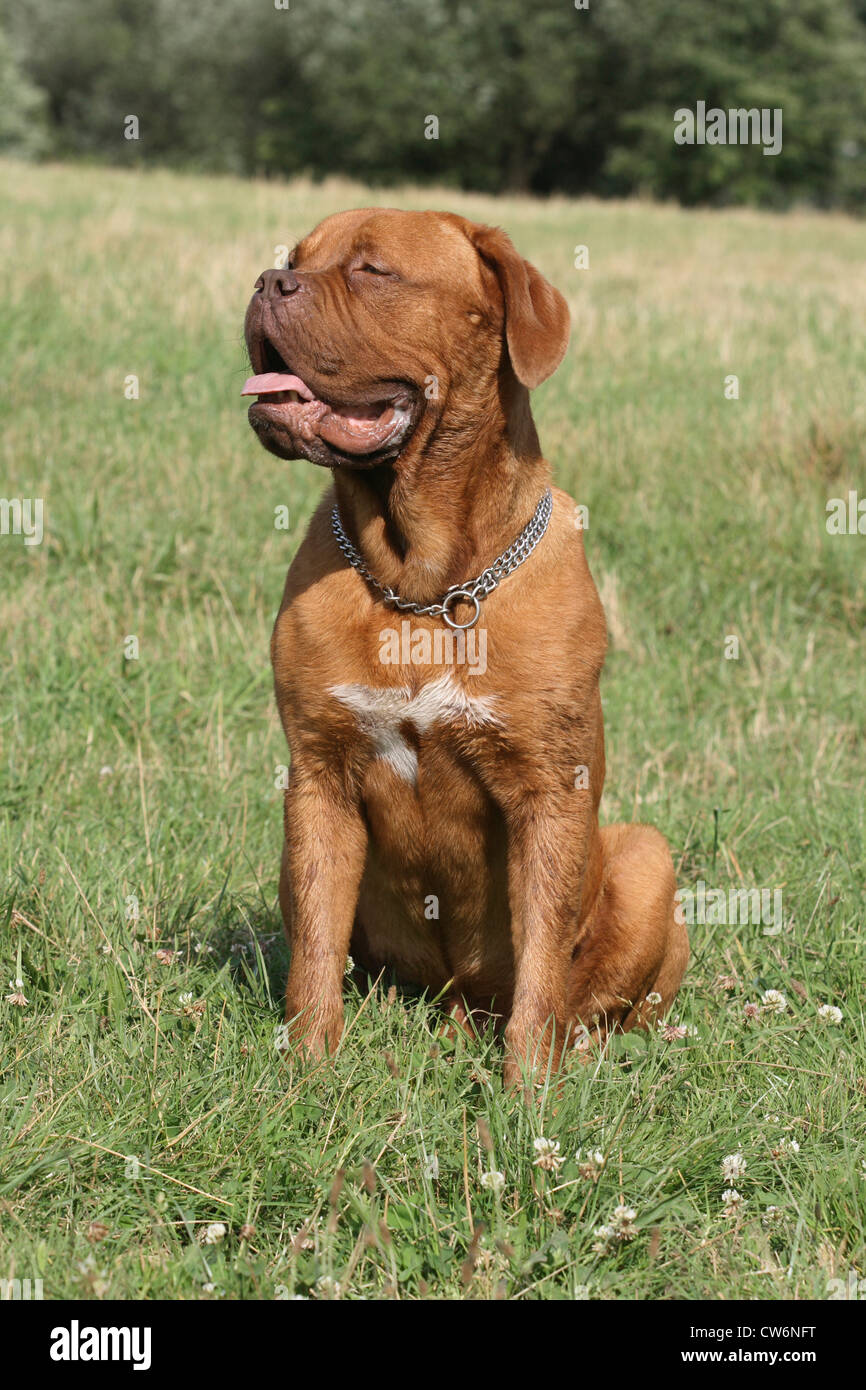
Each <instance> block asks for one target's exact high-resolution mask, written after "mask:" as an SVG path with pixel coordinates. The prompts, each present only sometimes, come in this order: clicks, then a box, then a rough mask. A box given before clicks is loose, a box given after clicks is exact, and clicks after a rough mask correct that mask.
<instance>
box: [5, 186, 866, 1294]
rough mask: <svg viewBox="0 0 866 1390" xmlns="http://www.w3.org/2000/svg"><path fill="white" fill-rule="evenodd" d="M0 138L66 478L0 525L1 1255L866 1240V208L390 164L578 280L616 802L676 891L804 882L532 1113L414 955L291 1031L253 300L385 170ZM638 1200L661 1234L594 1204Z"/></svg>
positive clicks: (592, 1265)
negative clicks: (427, 982)
mask: <svg viewBox="0 0 866 1390" xmlns="http://www.w3.org/2000/svg"><path fill="white" fill-rule="evenodd" d="M0 178H2V188H3V217H2V232H0V238H2V267H3V270H2V276H3V294H2V307H0V315H2V333H0V354H2V360H3V372H2V376H3V383H4V385H3V392H2V405H0V409H2V414H3V445H2V448H3V466H2V472H0V495H2V496H3V497H6V498H13V497H22V498H42V499H44V527H45V535H44V539H43V542H42V544H41V545H32V546H27V545H25V544H24V539H23V537H22V536H20V535H2V536H0V566H2V587H0V633H2V639H0V640H2V653H3V682H2V703H0V769H2V773H0V776H2V782H0V859H2V879H3V883H4V886H3V888H2V893H3V897H2V900H0V924H2V938H0V969H2V971H3V972H4V973H3V977H2V984H3V987H4V988H3V991H2V994H3V996H5V995H7V994H11V995H20V996H21V997H23V998H25V999H26V1001H27V1002H26V1004H22V1003H20V1002H17V1003H16V1002H10V1001H9V1000H6V1001H5V1002H0V1029H2V1060H0V1081H2V1107H3V1112H2V1126H0V1130H2V1133H0V1153H2V1163H0V1277H3V1278H10V1277H17V1278H22V1279H23V1278H31V1279H34V1278H41V1279H42V1281H43V1288H44V1294H45V1297H46V1298H56V1297H82V1296H84V1297H89V1296H93V1297H121V1298H138V1297H143V1298H165V1297H170V1298H200V1297H205V1298H219V1297H225V1298H268V1299H271V1298H285V1297H293V1296H299V1295H301V1296H309V1297H314V1298H325V1297H342V1298H359V1297H366V1298H374V1297H394V1298H410V1299H412V1298H420V1297H447V1298H459V1297H466V1298H502V1297H504V1298H509V1299H559V1298H566V1299H570V1298H575V1297H589V1298H599V1299H615V1298H628V1299H634V1298H647V1299H658V1298H671V1299H686V1298H705V1299H723V1298H725V1299H726V1298H732V1297H744V1298H758V1299H760V1298H769V1299H774V1298H782V1297H798V1298H826V1297H827V1296H828V1293H830V1292H832V1289H833V1287H834V1286H833V1285H831V1284H830V1283H829V1281H830V1280H832V1279H834V1278H839V1279H845V1278H846V1277H848V1275H849V1273H850V1271H852V1270H854V1271H857V1276H858V1277H860V1276H861V1275H866V1142H864V1129H866V1126H864V1101H866V1031H864V992H863V951H864V941H866V923H864V915H863V886H864V871H866V844H864V793H863V787H864V773H866V752H864V749H866V742H864V733H866V728H864V724H866V718H864V699H863V696H864V675H863V664H864V663H863V629H864V622H866V564H864V559H866V536H856V535H839V536H835V535H830V534H828V532H827V529H826V526H825V520H826V504H827V501H828V499H830V498H834V497H841V498H846V497H847V494H848V490H849V489H859V494H860V496H866V469H864V464H863V458H864V445H866V407H864V398H863V390H862V382H863V376H864V370H866V343H864V337H863V323H864V318H866V278H864V273H863V266H862V245H863V228H862V224H856V223H854V222H853V221H849V220H846V219H844V218H841V217H825V216H820V215H817V214H807V213H802V214H800V213H798V214H793V215H790V216H787V217H784V218H776V217H773V216H770V215H758V214H754V213H749V212H732V213H700V212H690V213H686V212H682V211H680V210H677V209H673V208H666V207H657V206H649V205H647V206H644V205H640V204H616V203H612V204H601V203H595V202H568V201H565V200H554V201H551V202H549V203H539V202H533V201H531V200H512V201H505V200H502V201H496V200H492V199H487V198H481V197H478V198H473V197H468V196H465V195H456V194H453V193H451V192H444V191H443V192H440V193H438V194H431V193H430V192H429V191H425V192H415V191H409V192H406V193H405V195H402V196H400V197H399V198H394V197H393V196H389V198H388V199H387V201H390V202H399V203H400V205H404V206H413V207H423V206H430V205H433V206H436V205H439V206H448V207H452V208H454V209H456V210H458V211H462V212H465V213H467V214H468V215H470V216H473V217H477V218H479V219H481V220H486V221H493V222H496V223H499V224H501V225H503V226H505V227H506V229H507V230H508V231H509V232H510V233H511V235H512V236H513V238H514V240H515V242H516V243H517V245H518V247H519V248H520V249H521V250H522V251H523V252H524V254H526V255H527V256H528V257H529V258H530V259H532V260H533V261H535V262H536V263H537V264H538V265H539V267H540V268H541V269H542V270H543V271H544V272H545V273H546V274H548V275H549V276H550V277H551V278H552V279H553V280H554V281H555V283H556V284H557V285H558V286H559V287H560V288H561V289H562V290H563V292H564V293H565V294H566V295H567V296H568V298H569V301H570V304H571V308H572V312H573V320H574V332H573V338H572V343H571V347H570V350H569V353H568V356H567V359H566V361H565V363H564V364H563V366H562V367H561V369H560V370H559V372H558V373H557V375H556V376H555V377H554V378H553V380H552V381H551V382H549V383H548V384H546V385H545V386H544V387H543V388H542V389H541V390H540V391H539V392H538V393H537V394H536V397H535V404H536V415H537V418H538V421H539V427H540V432H541V437H542V442H543V444H544V447H545V452H546V454H547V456H548V457H549V458H550V460H551V462H552V464H553V467H554V470H555V474H556V477H557V480H558V481H559V483H560V484H562V485H563V486H564V487H566V488H568V489H569V490H570V491H571V492H572V494H573V495H574V496H575V497H576V498H577V500H578V501H579V502H581V503H584V504H586V505H587V506H588V508H589V517H590V524H589V529H588V531H587V535H586V541H587V548H588V553H589V559H590V564H591V566H592V568H593V572H594V574H595V576H596V579H597V582H598V584H599V587H600V589H601V593H602V597H603V599H604V601H605V604H606V608H607V613H608V621H609V626H610V631H611V651H610V655H609V658H608V663H607V667H606V673H605V677H604V683H603V696H604V700H605V718H606V730H607V741H608V757H609V764H608V778H607V789H606V792H605V799H604V802H603V804H602V811H603V814H604V818H605V819H606V820H615V819H620V818H623V817H625V818H629V819H631V818H635V817H636V818H640V819H646V820H651V821H652V822H654V823H655V824H656V825H658V826H659V827H660V828H661V829H662V830H663V831H664V832H665V834H666V835H667V836H668V837H669V838H670V841H671V843H672V845H673V847H674V851H675V857H676V861H677V865H678V871H679V877H680V882H681V884H682V885H683V886H685V887H689V886H694V885H696V884H697V883H698V882H699V881H703V882H705V883H706V884H708V885H710V886H711V887H714V888H720V889H724V890H726V891H727V890H728V889H729V888H741V887H748V888H751V887H757V888H763V889H767V890H769V891H770V892H772V891H773V890H775V889H781V891H782V903H783V919H784V920H783V924H782V929H781V931H780V932H778V934H775V935H770V934H765V931H764V929H763V927H762V926H761V925H758V924H753V925H722V924H717V923H716V924H714V923H706V924H703V925H695V926H694V927H693V928H692V945H693V957H692V963H691V966H690V968H689V972H688V974H687V976H686V981H685V984H684V987H683V990H682V993H681V995H680V997H679V999H678V1001H677V1006H676V1012H677V1014H678V1016H679V1019H680V1021H681V1023H683V1024H686V1025H688V1026H689V1028H690V1029H691V1030H694V1031H691V1032H689V1034H688V1035H687V1036H686V1037H675V1038H672V1039H666V1038H665V1036H663V1035H662V1033H661V1032H657V1033H655V1034H653V1035H648V1036H644V1035H630V1036H629V1037H628V1038H625V1039H622V1038H621V1039H618V1040H616V1041H615V1042H613V1043H612V1044H611V1045H610V1048H609V1050H608V1051H606V1052H605V1054H604V1055H603V1056H602V1057H600V1058H598V1059H596V1060H595V1061H593V1062H592V1063H591V1064H590V1065H587V1066H581V1065H580V1064H579V1063H578V1064H576V1065H574V1066H573V1067H572V1068H571V1069H570V1071H569V1074H568V1077H567V1081H566V1084H565V1086H564V1088H562V1091H561V1094H557V1093H556V1091H555V1089H554V1088H553V1087H548V1088H543V1089H541V1090H540V1091H539V1096H538V1103H537V1106H536V1108H535V1109H529V1108H527V1107H526V1106H525V1105H524V1104H523V1103H522V1102H521V1101H520V1100H519V1099H518V1098H515V1097H513V1096H510V1095H508V1094H505V1093H504V1092H503V1089H502V1087H501V1083H500V1053H499V1051H498V1048H497V1045H496V1043H495V1042H493V1041H484V1042H479V1043H477V1044H472V1043H470V1042H468V1041H466V1040H460V1041H457V1042H456V1043H454V1042H449V1041H447V1040H445V1039H443V1038H441V1037H439V1036H438V1021H437V1018H436V1016H435V1014H434V1012H433V1010H432V1009H431V1007H430V1006H429V1004H428V1003H426V1002H425V1001H424V1000H421V999H418V998H414V997H411V996H403V995H401V994H399V993H395V991H393V990H392V989H391V988H390V983H391V982H389V981H388V980H384V981H382V982H381V984H379V985H378V986H374V987H372V988H371V989H370V990H369V991H368V990H361V991H359V990H358V989H357V988H356V987H355V985H353V984H352V985H350V984H349V983H347V989H346V992H347V999H346V1004H347V1019H348V1028H347V1032H346V1035H345V1037H344V1041H343V1044H342V1046H341V1048H340V1051H339V1054H338V1055H337V1057H336V1059H335V1061H334V1062H333V1064H332V1065H320V1066H316V1067H304V1066H302V1065H301V1064H300V1063H298V1062H297V1061H296V1060H289V1061H288V1062H284V1061H282V1060H281V1058H280V1056H279V1055H278V1053H277V1051H276V1049H275V1045H274V1038H275V1030H276V1027H277V1025H278V1024H279V1022H280V1020H281V1009H280V1003H281V1000H280V996H281V991H282V987H283V982H284V978H285V971H286V952H285V948H284V945H283V940H282V933H281V926H280V921H279V914H278V911H277V908H276V885H277V871H278V865H279V852H280V843H281V811H280V795H281V794H280V792H279V791H278V790H277V789H276V786H275V769H276V766H277V765H278V764H280V763H282V762H284V761H285V756H286V755H285V745H284V742H283V738H282V734H281V731H280V729H279V726H278V722H277V718H276V713H275V708H274V704H273V700H272V694H271V683H270V669H269V664H268V639H269V635H270V628H271V624H272V621H273V617H274V614H275V611H276V606H277V604H278V601H279V597H280V593H281V587H282V582H283V576H284V573H285V569H286V567H287V564H288V563H289V561H290V559H291V556H292V554H293V552H294V550H295V548H296V546H297V544H298V541H299V539H300V537H301V535H302V534H303V531H304V528H305V525H306V522H307V519H308V517H309V515H310V513H311V511H312V509H313V506H314V504H315V502H316V499H317V498H318V496H319V495H320V493H321V491H322V489H323V487H324V486H325V484H326V482H327V478H326V476H325V475H323V473H321V472H320V471H318V470H314V469H313V468H312V467H311V466H310V465H307V464H304V463H293V464H283V463H281V462H279V461H278V460H277V459H275V458H273V457H272V456H270V455H267V454H265V453H264V451H263V450H262V449H261V448H260V447H259V445H258V444H257V442H256V440H255V439H254V437H253V435H252V433H251V431H250V430H249V428H248V426H247V424H246V420H245V406H244V404H243V403H242V402H241V400H240V398H239V391H240V387H241V383H242V382H243V379H244V376H245V374H246V371H245V369H246V363H245V352H244V348H243V341H242V336H241V324H242V318H243V312H244V308H245V305H246V302H247V299H248V296H249V293H250V291H251V288H252V285H253V282H254V281H255V279H256V276H257V275H258V273H259V272H260V270H261V269H262V268H263V267H265V266H267V265H271V264H273V260H274V248H275V247H277V246H279V245H281V244H289V245H290V244H291V243H292V241H293V239H294V238H295V237H297V236H298V235H299V234H301V233H302V232H303V231H305V230H307V229H308V228H309V227H310V226H311V225H312V224H313V223H314V222H315V221H316V220H318V219H319V218H320V217H322V216H323V215H325V214H326V213H329V212H333V211H336V210H338V209H340V208H343V207H348V206H355V205H358V204H359V203H362V202H364V201H375V200H376V199H375V195H370V194H369V193H368V192H366V191H365V190H363V189H361V188H357V187H354V186H352V185H349V184H326V185H323V186H319V187H315V186H313V185H307V184H304V185H292V186H289V187H280V186H277V185H273V184H264V183H259V184H246V183H241V182H237V181H232V180H230V179H196V178H187V177H179V176H173V175H170V174H138V175H136V174H127V173H117V172H101V171H95V170H87V169H74V168H52V167H46V168H30V167H19V166H16V165H12V164H5V165H2V166H0ZM379 201H386V200H385V199H380V200H379ZM579 244H585V245H586V246H588V248H589V257H590V265H589V269H576V268H575V267H574V248H575V246H577V245H579ZM133 375H134V376H136V377H137V378H138V380H139V399H137V400H136V399H126V398H125V394H124V383H125V381H126V380H127V378H129V377H130V376H133ZM731 375H736V376H737V377H738V379H739V399H726V395H725V379H726V377H729V376H731ZM281 505H287V506H288V507H289V514H290V526H289V529H288V530H280V529H277V528H276V527H275V525H274V517H275V508H277V507H279V506H281ZM131 637H135V638H137V642H138V657H137V659H128V658H127V655H125V652H128V651H130V650H131V648H130V644H129V641H128V639H129V638H131ZM730 637H737V638H738V640H739V656H738V658H736V659H726V655H725V650H726V639H727V638H730ZM727 645H728V650H730V649H731V647H732V644H731V643H728V644H727ZM18 979H20V980H21V981H22V984H21V986H20V987H19V986H16V985H15V984H14V983H13V984H11V985H8V986H7V983H6V982H7V981H13V982H14V981H16V980H18ZM767 990H778V991H781V993H782V994H783V995H784V996H785V1007H784V1009H783V1011H781V1012H773V1011H772V1009H771V1008H770V1007H769V1006H766V1005H764V1006H762V1005H761V999H762V995H763V993H764V991H767ZM747 1004H758V1005H759V1009H758V1011H757V1012H758V1017H756V1018H752V1019H749V1018H748V1017H747V1015H746V1014H745V1013H744V1007H745V1006H746V1005H747ZM824 1004H831V1005H835V1006H838V1008H839V1009H841V1011H842V1020H841V1022H840V1023H833V1022H828V1021H822V1020H821V1019H820V1018H819V1015H818V1009H819V1007H820V1006H821V1005H824ZM538 1138H545V1139H549V1140H551V1141H555V1142H558V1143H559V1145H560V1149H559V1154H558V1158H559V1159H561V1160H562V1161H561V1162H557V1161H556V1160H555V1159H547V1160H546V1162H547V1163H548V1164H549V1166H547V1167H545V1166H544V1164H542V1163H538V1162H536V1160H537V1159H538V1158H539V1156H541V1157H543V1155H539V1153H538V1151H537V1150H536V1148H535V1146H534V1141H535V1140H536V1139H538ZM797 1146H799V1147H797ZM578 1149H580V1150H581V1151H582V1153H581V1158H580V1161H578V1160H577V1158H576V1154H577V1151H578ZM596 1150H598V1151H600V1154H601V1158H602V1160H603V1163H601V1164H600V1165H599V1164H598V1162H596V1161H590V1162H589V1165H588V1166H587V1154H588V1152H590V1151H596ZM733 1154H740V1155H742V1158H743V1160H744V1162H745V1165H746V1166H745V1171H744V1173H742V1175H741V1176H733V1177H732V1176H731V1174H730V1172H729V1173H728V1176H724V1175H723V1170H722V1160H723V1159H724V1158H725V1156H727V1155H733ZM733 1167H734V1168H735V1169H736V1167H737V1165H733ZM730 1168H731V1165H729V1169H730ZM488 1171H496V1172H501V1173H502V1174H503V1175H504V1185H502V1186H501V1190H497V1186H496V1183H495V1181H494V1182H493V1183H491V1181H490V1180H489V1179H488V1180H487V1181H486V1182H482V1176H483V1175H484V1174H485V1173H486V1172H488ZM730 1188H736V1189H737V1191H738V1192H739V1193H740V1196H741V1198H742V1200H741V1201H740V1202H739V1203H737V1202H736V1201H734V1199H731V1198H728V1199H726V1200H725V1199H723V1196H722V1194H723V1192H724V1191H725V1190H726V1189H730ZM618 1205H626V1206H628V1207H631V1208H633V1209H634V1212H635V1214H636V1215H635V1218H634V1220H633V1222H631V1223H629V1222H628V1221H627V1222H626V1228H628V1226H629V1225H630V1226H631V1227H632V1228H633V1231H634V1234H633V1238H631V1239H616V1238H614V1237H608V1238H607V1239H606V1238H605V1237H604V1235H602V1236H599V1235H598V1234H597V1231H596V1228H598V1227H599V1226H610V1225H611V1223H612V1214H613V1212H614V1209H615V1208H616V1207H617V1206H618ZM768 1208H774V1209H775V1210H774V1211H770V1212H769V1213H768V1210H767V1209H768ZM214 1223H220V1224H221V1225H222V1226H223V1227H225V1234H224V1235H222V1236H220V1234H219V1231H210V1232H209V1230H208V1228H209V1227H211V1226H212V1225H213V1224H214ZM629 1233H630V1232H629V1231H628V1229H626V1234H629Z"/></svg>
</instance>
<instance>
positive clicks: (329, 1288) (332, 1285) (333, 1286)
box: [314, 1274, 343, 1298]
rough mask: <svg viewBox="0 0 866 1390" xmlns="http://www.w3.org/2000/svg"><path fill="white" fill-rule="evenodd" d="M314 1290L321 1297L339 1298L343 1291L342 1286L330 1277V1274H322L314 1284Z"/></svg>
mask: <svg viewBox="0 0 866 1390" xmlns="http://www.w3.org/2000/svg"><path fill="white" fill-rule="evenodd" d="M314 1287H315V1289H316V1292H317V1293H319V1294H321V1296H322V1298H339V1297H340V1294H341V1293H342V1292H343V1286H342V1284H341V1283H340V1281H339V1280H338V1279H332V1278H331V1276H330V1274H322V1275H321V1276H320V1277H319V1278H318V1279H317V1280H316V1283H315V1285H314Z"/></svg>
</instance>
